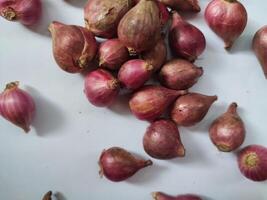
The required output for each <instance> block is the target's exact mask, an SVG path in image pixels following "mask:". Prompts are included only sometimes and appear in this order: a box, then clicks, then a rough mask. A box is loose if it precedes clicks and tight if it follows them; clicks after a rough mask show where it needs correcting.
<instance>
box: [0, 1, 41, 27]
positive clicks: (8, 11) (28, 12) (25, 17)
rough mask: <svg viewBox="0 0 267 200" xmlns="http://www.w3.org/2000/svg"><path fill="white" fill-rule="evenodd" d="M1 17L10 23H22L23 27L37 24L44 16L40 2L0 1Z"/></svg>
mask: <svg viewBox="0 0 267 200" xmlns="http://www.w3.org/2000/svg"><path fill="white" fill-rule="evenodd" d="M0 15H1V16H2V17H4V18H5V19H7V20H9V21H15V20H18V21H20V22H21V23H22V24H23V25H26V26H31V25H34V24H36V23H37V22H38V21H39V20H40V18H41V15H42V3H41V1H40V0H31V1H30V0H0Z"/></svg>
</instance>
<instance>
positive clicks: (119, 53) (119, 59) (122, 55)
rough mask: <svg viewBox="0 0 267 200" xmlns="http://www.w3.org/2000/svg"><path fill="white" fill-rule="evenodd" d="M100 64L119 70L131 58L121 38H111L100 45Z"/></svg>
mask: <svg viewBox="0 0 267 200" xmlns="http://www.w3.org/2000/svg"><path fill="white" fill-rule="evenodd" d="M98 54H99V66H100V67H104V68H107V69H110V70H118V69H119V68H120V67H121V65H122V64H123V63H125V62H126V61H127V60H129V52H128V49H127V48H126V47H125V46H124V45H123V44H122V43H121V41H120V40H119V39H109V40H106V41H105V42H103V43H101V45H100V47H99V52H98Z"/></svg>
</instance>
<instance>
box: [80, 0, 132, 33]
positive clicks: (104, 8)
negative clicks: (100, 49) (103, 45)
mask: <svg viewBox="0 0 267 200" xmlns="http://www.w3.org/2000/svg"><path fill="white" fill-rule="evenodd" d="M132 6H133V1H132V0H112V1H111V0H89V1H88V3H87V4H86V5H85V7H84V20H85V25H86V28H87V29H89V30H90V31H91V32H93V33H94V34H95V35H96V36H98V37H102V38H114V37H116V34H117V27H118V24H119V22H120V20H121V19H122V17H123V16H124V15H125V14H126V13H127V12H128V11H129V9H131V7H132Z"/></svg>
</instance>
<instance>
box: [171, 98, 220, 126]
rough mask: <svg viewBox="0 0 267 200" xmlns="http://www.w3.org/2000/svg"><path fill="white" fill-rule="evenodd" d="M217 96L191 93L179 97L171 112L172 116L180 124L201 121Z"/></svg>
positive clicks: (186, 124) (189, 124) (184, 124)
mask: <svg viewBox="0 0 267 200" xmlns="http://www.w3.org/2000/svg"><path fill="white" fill-rule="evenodd" d="M216 100H217V96H206V95H203V94H198V93H189V94H186V95H184V96H181V97H180V98H178V99H177V100H176V102H175V104H174V107H173V109H172V112H171V117H172V120H173V121H174V122H176V124H177V125H179V126H193V125H195V124H196V123H198V122H200V121H201V120H202V119H204V117H205V116H206V114H207V113H208V111H209V108H210V106H211V105H212V104H213V103H214V102H215V101H216Z"/></svg>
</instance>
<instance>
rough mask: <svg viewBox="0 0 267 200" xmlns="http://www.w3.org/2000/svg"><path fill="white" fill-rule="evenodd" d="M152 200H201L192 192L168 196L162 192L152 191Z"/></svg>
mask: <svg viewBox="0 0 267 200" xmlns="http://www.w3.org/2000/svg"><path fill="white" fill-rule="evenodd" d="M152 196H153V198H154V200H202V199H201V198H200V197H198V196H196V195H193V194H184V195H178V196H170V195H168V194H164V193H162V192H154V193H152Z"/></svg>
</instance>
